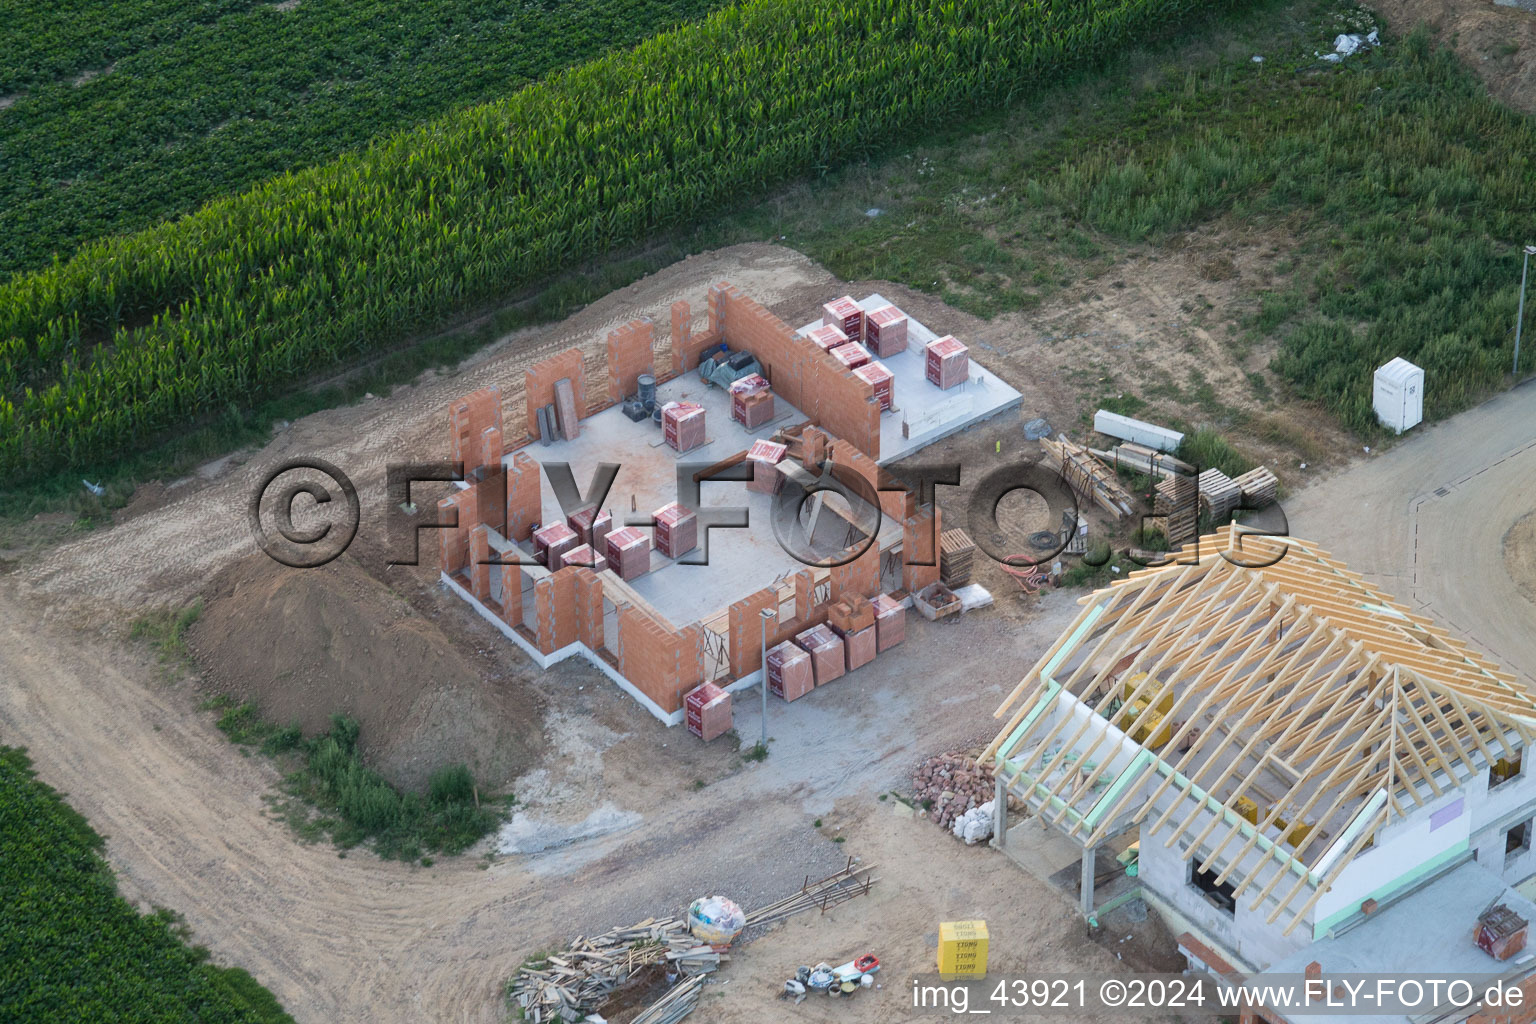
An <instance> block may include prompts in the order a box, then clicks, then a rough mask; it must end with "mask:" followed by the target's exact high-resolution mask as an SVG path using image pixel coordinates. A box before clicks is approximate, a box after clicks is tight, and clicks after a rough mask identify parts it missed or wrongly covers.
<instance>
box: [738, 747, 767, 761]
mask: <svg viewBox="0 0 1536 1024" xmlns="http://www.w3.org/2000/svg"><path fill="white" fill-rule="evenodd" d="M741 759H742V760H743V761H766V760H768V747H767V746H766V745H765V744H763V743H754V744H752V745H751V746H750V747H748V748H747V749H746V750H743V751H742V752H741Z"/></svg>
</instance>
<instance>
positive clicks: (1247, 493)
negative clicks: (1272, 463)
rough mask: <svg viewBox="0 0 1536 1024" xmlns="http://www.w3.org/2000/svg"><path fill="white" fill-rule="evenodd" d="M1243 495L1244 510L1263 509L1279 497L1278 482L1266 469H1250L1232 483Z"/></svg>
mask: <svg viewBox="0 0 1536 1024" xmlns="http://www.w3.org/2000/svg"><path fill="white" fill-rule="evenodd" d="M1232 482H1233V483H1234V484H1236V485H1237V489H1238V490H1239V491H1240V492H1242V495H1243V507H1244V508H1263V507H1264V506H1266V505H1273V504H1274V503H1275V498H1276V497H1278V496H1279V491H1280V481H1279V480H1277V479H1275V474H1273V473H1271V472H1270V471H1269V470H1268V469H1267V468H1266V467H1264V466H1259V467H1257V468H1255V469H1250V470H1249V471H1248V472H1246V473H1244V474H1243V475H1242V476H1240V477H1236V478H1235V479H1233V481H1232Z"/></svg>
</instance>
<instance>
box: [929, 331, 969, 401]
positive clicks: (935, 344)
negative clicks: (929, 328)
mask: <svg viewBox="0 0 1536 1024" xmlns="http://www.w3.org/2000/svg"><path fill="white" fill-rule="evenodd" d="M969 352H970V350H969V349H967V348H966V347H965V346H964V345H962V344H961V343H960V340H959V339H958V338H956V337H955V336H954V335H951V334H946V335H945V336H944V337H942V338H935V339H934V340H933V341H930V342H929V343H928V355H927V363H926V367H927V375H928V380H929V381H930V382H931V383H933V384H936V385H938V386H939V387H940V388H942V389H943V390H945V391H948V390H949V389H950V388H952V387H954V386H955V385H956V384H964V383H965V378H966V377H967V376H968V375H969V374H970V372H971V358H970V355H969Z"/></svg>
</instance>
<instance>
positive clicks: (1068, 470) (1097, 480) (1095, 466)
mask: <svg viewBox="0 0 1536 1024" xmlns="http://www.w3.org/2000/svg"><path fill="white" fill-rule="evenodd" d="M1040 444H1041V446H1042V447H1043V448H1044V449H1045V454H1046V457H1047V460H1048V461H1049V462H1051V464H1053V465H1054V466H1055V467H1056V469H1057V470H1058V471H1059V472H1060V473H1061V476H1062V479H1064V480H1066V482H1067V484H1068V485H1069V486H1070V487H1071V488H1072V490H1073V491H1074V492H1076V494H1077V496H1078V497H1079V498H1081V499H1083V500H1084V501H1091V502H1093V503H1094V504H1096V505H1098V506H1099V507H1100V508H1102V509H1103V510H1104V511H1106V512H1108V513H1110V514H1111V515H1113V516H1114V517H1115V518H1117V519H1124V518H1125V517H1126V516H1129V515H1131V514H1132V509H1133V508H1135V503H1136V499H1135V498H1133V497H1131V495H1130V493H1129V492H1127V491H1126V489H1125V488H1124V487H1121V486H1120V481H1119V480H1118V479H1116V477H1115V471H1114V470H1113V469H1111V468H1110V467H1109V466H1106V465H1104V463H1102V462H1100V461H1099V460H1098V459H1097V458H1095V457H1094V455H1093V453H1092V452H1090V451H1089V450H1088V449H1087V448H1084V447H1083V446H1082V445H1077V444H1073V443H1072V442H1071V441H1068V440H1067V437H1066V435H1065V434H1062V435H1059V436H1058V437H1057V439H1056V440H1054V441H1052V440H1051V439H1049V438H1041V439H1040Z"/></svg>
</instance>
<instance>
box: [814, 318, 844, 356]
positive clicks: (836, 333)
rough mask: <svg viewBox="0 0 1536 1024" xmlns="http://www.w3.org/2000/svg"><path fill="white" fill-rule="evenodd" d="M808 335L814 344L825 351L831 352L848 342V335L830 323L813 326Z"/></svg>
mask: <svg viewBox="0 0 1536 1024" xmlns="http://www.w3.org/2000/svg"><path fill="white" fill-rule="evenodd" d="M806 337H808V338H810V339H811V342H812V344H814V345H815V346H816V347H817V348H819V349H821V350H822V351H823V352H830V351H832V350H833V349H835V348H841V347H842V346H844V345H846V344H848V335H846V334H844V333H843V332H842V331H841V330H839V329H838V328H836V327H833V326H831V325H830V324H823V325H822V326H820V327H813V328H812V329H811V330H810V332H809V333H808V334H807V335H806Z"/></svg>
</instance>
